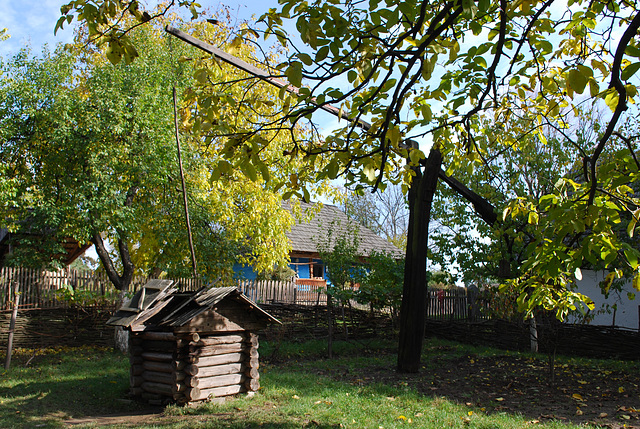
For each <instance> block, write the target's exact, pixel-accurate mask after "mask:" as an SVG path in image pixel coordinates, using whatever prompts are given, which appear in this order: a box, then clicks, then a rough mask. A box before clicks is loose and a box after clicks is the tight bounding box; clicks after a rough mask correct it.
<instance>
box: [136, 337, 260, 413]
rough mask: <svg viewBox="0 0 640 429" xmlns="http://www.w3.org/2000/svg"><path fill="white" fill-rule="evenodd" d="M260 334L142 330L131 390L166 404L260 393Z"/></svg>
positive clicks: (137, 347) (138, 341)
mask: <svg viewBox="0 0 640 429" xmlns="http://www.w3.org/2000/svg"><path fill="white" fill-rule="evenodd" d="M258 345H259V344H258V336H257V335H255V334H252V333H249V332H243V333H232V334H220V335H209V336H201V335H199V334H197V333H188V334H182V335H180V334H177V335H176V334H174V333H173V332H140V333H132V336H131V344H130V347H131V350H130V351H131V358H130V360H131V372H130V381H131V395H132V396H134V397H140V398H142V399H144V400H147V401H148V402H149V403H151V404H155V405H160V404H165V403H169V402H177V403H180V404H184V403H187V402H192V401H201V400H205V399H209V398H217V397H224V396H229V395H235V394H237V393H241V392H255V391H257V390H258V389H259V388H260V382H259V381H258V380H259V374H258V367H259V364H258Z"/></svg>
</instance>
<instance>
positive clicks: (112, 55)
mask: <svg viewBox="0 0 640 429" xmlns="http://www.w3.org/2000/svg"><path fill="white" fill-rule="evenodd" d="M122 54H123V52H122V45H120V41H118V40H117V39H111V40H109V45H108V46H107V52H106V54H105V55H106V57H107V59H108V60H109V62H110V63H111V64H113V65H114V66H115V65H117V64H118V63H119V62H120V60H122Z"/></svg>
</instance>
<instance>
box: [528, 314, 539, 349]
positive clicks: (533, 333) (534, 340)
mask: <svg viewBox="0 0 640 429" xmlns="http://www.w3.org/2000/svg"><path fill="white" fill-rule="evenodd" d="M529 335H530V338H531V340H530V341H531V353H538V325H537V324H536V317H535V316H531V318H530V319H529Z"/></svg>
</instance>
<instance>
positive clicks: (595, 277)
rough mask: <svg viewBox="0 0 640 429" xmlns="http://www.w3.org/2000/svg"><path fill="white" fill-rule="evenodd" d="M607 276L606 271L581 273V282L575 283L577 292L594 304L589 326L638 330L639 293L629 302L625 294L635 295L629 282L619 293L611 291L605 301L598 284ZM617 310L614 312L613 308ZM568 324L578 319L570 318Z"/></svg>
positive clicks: (584, 271) (585, 271)
mask: <svg viewBox="0 0 640 429" xmlns="http://www.w3.org/2000/svg"><path fill="white" fill-rule="evenodd" d="M606 275H607V272H606V271H588V270H583V271H582V280H579V281H578V282H577V284H578V289H577V291H578V292H580V293H582V294H584V295H587V296H588V297H589V298H591V299H592V300H593V302H594V303H595V309H594V310H592V311H591V313H590V315H593V320H591V322H590V324H592V325H602V326H618V327H623V328H629V329H638V326H639V325H638V312H639V311H640V293H637V296H636V298H635V299H634V300H630V299H629V297H628V296H627V293H628V292H629V293H635V292H636V291H635V290H634V289H633V288H632V287H631V282H630V281H629V282H626V283H625V285H624V286H623V290H622V291H621V292H619V291H614V290H611V291H610V293H609V297H608V298H606V299H605V297H604V295H603V294H602V290H601V289H600V282H601V281H602V280H603V279H604V278H605V276H606ZM614 305H616V306H617V309H616V310H615V311H614V309H613V306H614ZM569 321H570V322H579V321H580V320H579V318H575V317H573V318H570V319H569Z"/></svg>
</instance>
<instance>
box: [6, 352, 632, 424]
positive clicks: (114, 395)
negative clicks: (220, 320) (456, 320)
mask: <svg viewBox="0 0 640 429" xmlns="http://www.w3.org/2000/svg"><path fill="white" fill-rule="evenodd" d="M324 347H325V344H324V343H323V342H307V343H299V344H296V343H283V344H281V345H280V346H279V347H277V348H276V347H273V346H272V345H270V344H267V343H264V342H263V344H261V355H262V356H263V357H264V358H265V360H269V362H270V363H266V364H263V365H262V367H261V368H260V372H261V379H260V381H261V385H262V388H261V389H260V391H259V392H258V393H257V394H256V395H255V396H254V397H253V398H246V397H244V396H242V397H239V398H238V399H234V400H230V401H227V402H225V403H222V404H213V403H212V404H205V405H202V406H200V407H197V408H180V407H177V406H170V407H168V408H167V409H166V410H165V412H164V414H162V415H161V416H158V417H156V418H153V419H147V420H142V421H135V422H131V423H126V419H125V420H123V421H122V422H120V423H119V424H117V425H114V426H111V427H144V428H172V429H173V428H253V427H261V428H299V427H318V428H334V427H335V428H340V427H345V428H400V427H420V428H444V427H447V428H478V429H480V428H485V429H489V428H529V427H545V428H575V427H579V426H571V425H566V424H564V423H562V422H556V421H549V422H544V423H543V422H538V421H536V420H532V418H531V417H525V416H519V415H514V414H512V413H509V412H496V411H495V410H491V412H489V411H487V410H484V409H483V408H481V407H478V406H477V405H471V404H469V405H466V404H464V403H459V402H458V401H453V400H450V399H446V398H445V397H443V396H438V395H437V394H432V395H426V394H424V393H420V392H419V391H418V390H417V389H415V388H413V387H411V386H410V385H408V384H407V383H403V382H394V383H392V384H391V383H388V382H387V383H381V382H376V381H375V379H374V380H367V381H366V382H365V380H359V379H358V378H357V377H358V374H359V370H360V369H361V368H368V369H369V370H368V371H369V373H368V375H371V372H370V371H372V368H373V371H374V372H375V370H376V368H379V369H380V370H381V371H383V370H384V371H386V370H387V369H388V368H393V367H394V366H395V356H394V353H393V348H394V345H393V344H392V343H390V342H385V341H369V342H350V343H345V342H337V343H336V345H335V349H334V353H335V355H336V358H335V359H333V360H327V359H324V358H323V356H324ZM441 347H443V346H442V343H439V342H434V341H429V342H428V343H427V345H426V347H425V350H426V351H425V353H437V352H438V350H439V348H441ZM446 347H447V348H448V349H449V352H452V356H454V357H456V356H460V357H465V356H469V355H473V356H480V355H492V354H494V355H495V354H496V351H493V350H482V349H474V348H469V347H465V346H458V345H454V346H450V345H447V346H446ZM30 358H32V352H29V351H21V352H20V353H18V354H17V355H16V357H14V360H13V366H12V368H11V369H10V370H9V371H4V372H2V373H1V376H0V427H2V428H19V427H23V428H33V427H44V428H57V427H65V423H64V421H65V420H67V419H69V418H72V417H76V418H77V417H82V416H101V415H106V414H114V413H131V414H135V413H136V412H140V411H141V410H142V409H144V408H145V406H144V405H141V404H137V403H134V402H131V401H127V400H126V392H127V390H128V385H129V381H128V366H129V363H128V359H127V358H126V357H125V356H123V355H121V354H118V353H115V352H112V351H109V350H101V349H86V348H83V349H67V350H58V351H47V352H46V353H44V354H41V355H38V356H35V357H33V358H32V359H31V361H30V362H29V363H28V365H27V361H28V360H29V359H30ZM427 360H428V359H427ZM617 365H623V366H624V364H617ZM631 365H635V364H631ZM633 368H634V369H635V370H637V366H634V367H633ZM425 371H428V368H426V369H425ZM386 372H388V371H386ZM363 377H364V374H363ZM93 426H97V423H93V424H90V425H88V426H87V425H85V426H76V427H93ZM583 427H584V426H583Z"/></svg>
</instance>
